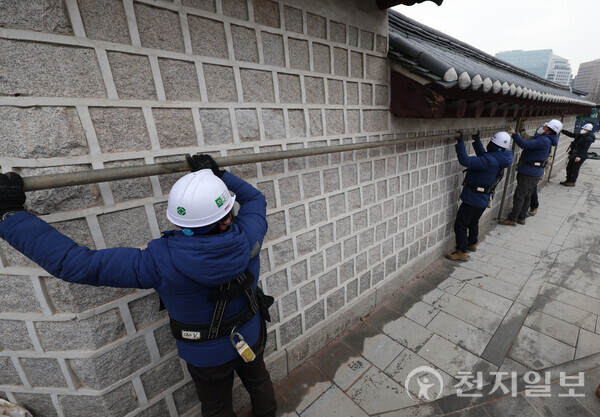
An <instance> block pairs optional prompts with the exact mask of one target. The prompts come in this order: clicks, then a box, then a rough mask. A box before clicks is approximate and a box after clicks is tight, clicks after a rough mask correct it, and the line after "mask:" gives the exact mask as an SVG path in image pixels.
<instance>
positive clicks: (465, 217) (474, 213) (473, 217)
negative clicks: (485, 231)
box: [454, 203, 486, 252]
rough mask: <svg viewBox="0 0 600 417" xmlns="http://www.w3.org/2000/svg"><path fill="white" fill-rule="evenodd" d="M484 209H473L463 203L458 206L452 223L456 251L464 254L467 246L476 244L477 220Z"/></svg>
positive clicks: (477, 234)
mask: <svg viewBox="0 0 600 417" xmlns="http://www.w3.org/2000/svg"><path fill="white" fill-rule="evenodd" d="M485 209H486V208H485V207H473V206H470V205H468V204H465V203H462V204H461V205H460V207H459V208H458V213H456V221H455V222H454V233H455V234H456V249H458V250H459V251H461V252H466V251H467V246H471V245H474V244H476V243H477V241H478V240H477V238H478V236H479V219H480V218H481V215H482V214H483V212H484V211H485ZM467 232H468V236H467Z"/></svg>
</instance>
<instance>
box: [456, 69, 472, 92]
mask: <svg viewBox="0 0 600 417" xmlns="http://www.w3.org/2000/svg"><path fill="white" fill-rule="evenodd" d="M470 85H471V77H470V76H469V74H467V72H466V71H465V72H463V73H462V74H460V77H458V87H459V88H461V89H463V90H464V89H465V88H468V87H469V86H470Z"/></svg>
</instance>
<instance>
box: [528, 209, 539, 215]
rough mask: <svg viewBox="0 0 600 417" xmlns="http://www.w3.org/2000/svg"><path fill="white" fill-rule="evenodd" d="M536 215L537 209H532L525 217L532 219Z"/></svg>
mask: <svg viewBox="0 0 600 417" xmlns="http://www.w3.org/2000/svg"><path fill="white" fill-rule="evenodd" d="M536 214H537V209H536V208H534V209H529V211H528V212H527V216H528V217H533V216H535V215H536Z"/></svg>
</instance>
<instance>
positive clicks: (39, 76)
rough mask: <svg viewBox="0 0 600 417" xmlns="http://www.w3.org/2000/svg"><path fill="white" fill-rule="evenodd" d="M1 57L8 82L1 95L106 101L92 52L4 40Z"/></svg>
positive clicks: (89, 50)
mask: <svg viewBox="0 0 600 417" xmlns="http://www.w3.org/2000/svg"><path fill="white" fill-rule="evenodd" d="M0 53H1V54H2V58H3V64H2V67H3V69H2V71H3V74H2V76H3V79H4V81H3V82H2V84H0V94H1V95H8V96H38V97H46V96H49V97H52V96H57V97H106V90H105V88H104V82H103V80H102V75H101V74H100V68H99V66H98V62H97V59H96V54H95V52H94V50H93V49H91V48H76V47H66V46H60V45H50V44H46V43H37V42H26V41H20V40H12V39H4V38H0ZM83 74H85V75H83Z"/></svg>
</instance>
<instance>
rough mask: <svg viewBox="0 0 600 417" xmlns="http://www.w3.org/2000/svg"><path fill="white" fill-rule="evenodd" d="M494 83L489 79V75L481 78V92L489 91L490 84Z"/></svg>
mask: <svg viewBox="0 0 600 417" xmlns="http://www.w3.org/2000/svg"><path fill="white" fill-rule="evenodd" d="M493 84H494V83H493V82H492V80H491V79H490V77H486V78H485V79H484V80H483V92H484V93H487V92H488V91H490V90H491V89H492V85H493Z"/></svg>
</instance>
